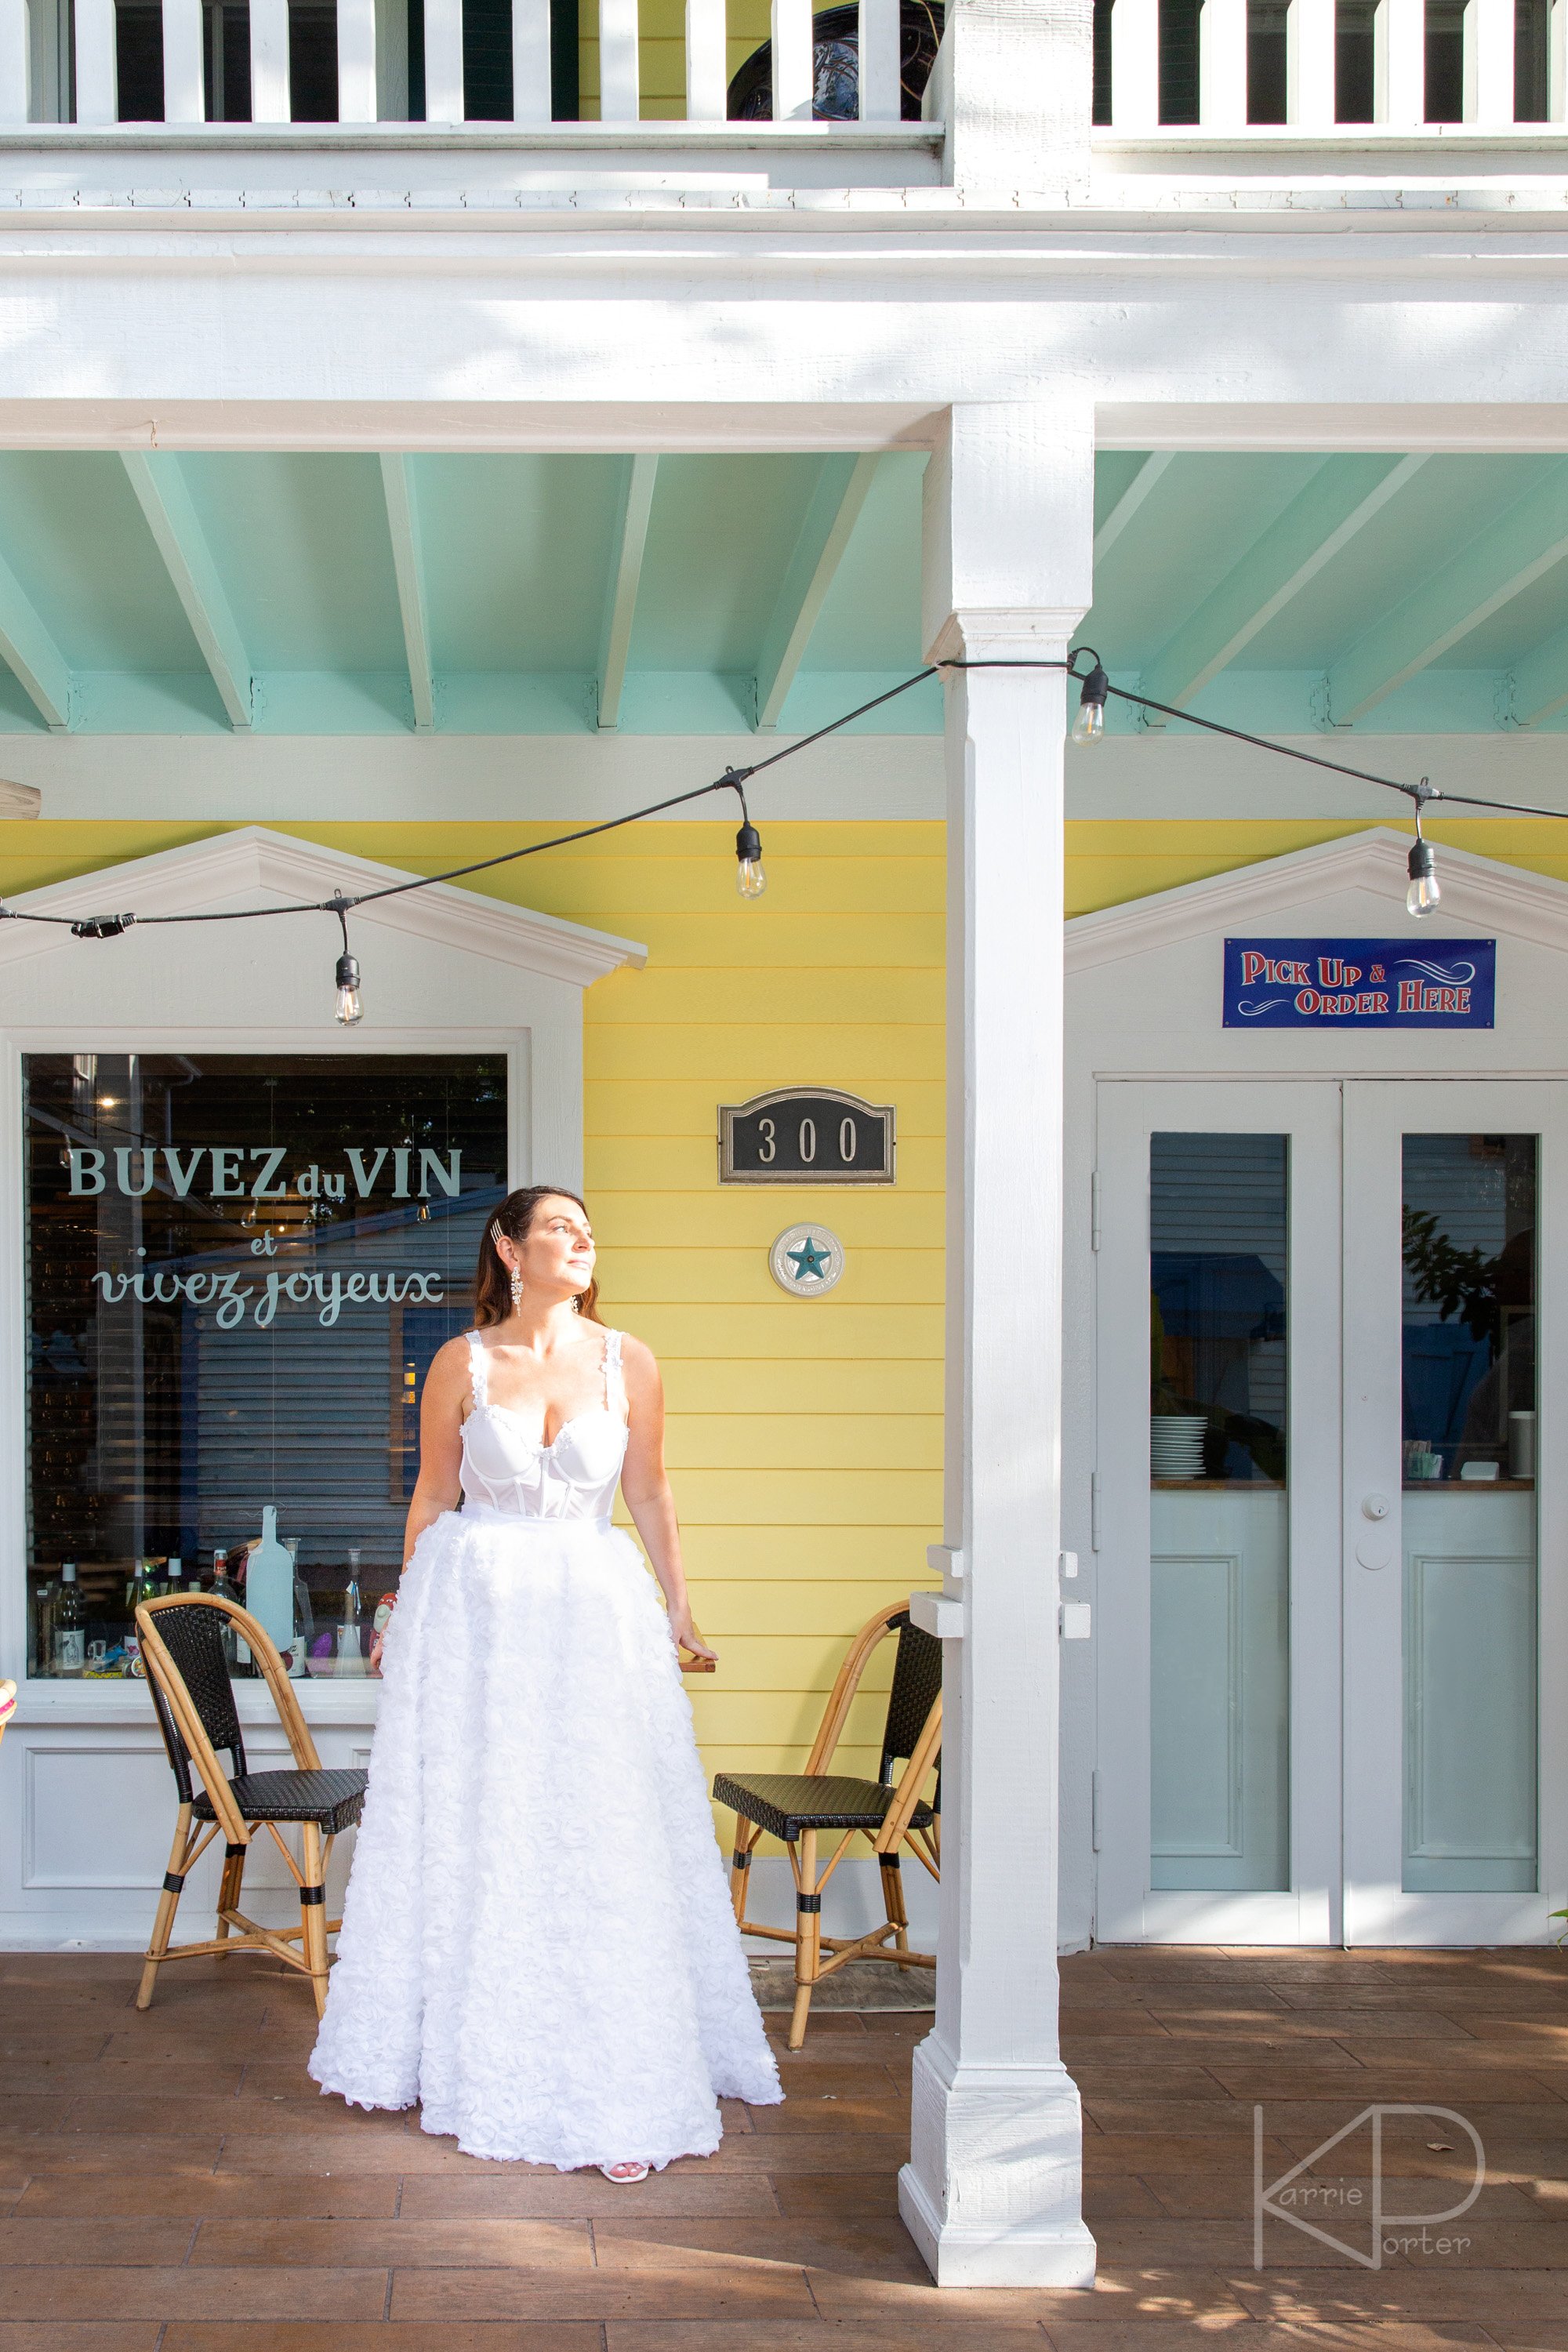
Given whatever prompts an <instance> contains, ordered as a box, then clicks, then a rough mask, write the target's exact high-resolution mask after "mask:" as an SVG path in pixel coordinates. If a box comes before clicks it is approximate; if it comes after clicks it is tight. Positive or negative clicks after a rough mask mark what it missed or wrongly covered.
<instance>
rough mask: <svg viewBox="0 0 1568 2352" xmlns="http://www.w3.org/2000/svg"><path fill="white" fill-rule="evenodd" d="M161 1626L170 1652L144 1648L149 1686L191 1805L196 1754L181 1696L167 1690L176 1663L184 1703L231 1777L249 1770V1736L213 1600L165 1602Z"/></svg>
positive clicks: (222, 1624) (178, 1777)
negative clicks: (179, 1716)
mask: <svg viewBox="0 0 1568 2352" xmlns="http://www.w3.org/2000/svg"><path fill="white" fill-rule="evenodd" d="M156 1626H157V1637H158V1640H159V1642H160V1643H162V1645H163V1649H164V1650H165V1651H166V1652H167V1660H165V1659H164V1658H163V1657H160V1656H159V1655H158V1654H157V1652H156V1650H154V1649H153V1647H152V1646H151V1645H150V1644H149V1645H146V1646H145V1647H144V1649H143V1663H144V1664H145V1665H146V1668H147V1685H148V1688H149V1689H150V1690H151V1692H152V1694H153V1706H154V1708H155V1709H156V1711H157V1716H158V1728H159V1730H160V1731H161V1732H162V1733H163V1745H164V1747H165V1748H167V1749H168V1751H169V1763H170V1766H171V1767H172V1769H173V1771H174V1781H175V1785H176V1786H177V1788H178V1789H179V1791H180V1802H181V1803H182V1804H183V1805H188V1804H189V1803H190V1801H191V1799H192V1796H193V1795H194V1793H195V1791H194V1790H193V1789H192V1786H191V1751H190V1748H189V1747H188V1746H187V1745H186V1743H185V1740H184V1737H183V1736H182V1734H181V1731H180V1727H179V1724H178V1722H177V1721H176V1719H175V1713H174V1709H175V1706H177V1705H178V1703H179V1701H178V1696H177V1695H176V1694H174V1692H173V1691H171V1690H170V1689H169V1688H167V1687H166V1684H167V1680H168V1669H169V1665H170V1664H173V1666H174V1672H175V1674H176V1675H177V1676H178V1678H179V1682H180V1685H181V1688H182V1691H183V1694H184V1700H185V1703H186V1705H187V1706H188V1707H189V1709H190V1711H191V1713H192V1714H193V1715H194V1716H195V1718H196V1721H197V1723H198V1724H199V1725H200V1727H201V1728H202V1730H203V1732H204V1733H205V1735H206V1740H207V1745H208V1746H209V1747H210V1748H212V1749H213V1750H214V1752H215V1754H216V1755H219V1756H222V1755H226V1756H227V1757H228V1759H229V1762H228V1775H229V1778H230V1779H231V1780H236V1779H237V1778H238V1777H239V1776H240V1775H241V1774H242V1773H243V1772H244V1770H245V1738H244V1735H243V1734H242V1732H241V1730H240V1727H239V1709H238V1707H237V1706H236V1705H235V1699H234V1685H233V1683H232V1681H231V1680H230V1678H229V1671H228V1660H227V1658H226V1656H225V1654H224V1646H223V1637H224V1631H225V1618H224V1614H223V1612H222V1611H221V1610H219V1609H215V1608H214V1607H213V1606H212V1604H211V1602H210V1601H199V1600H197V1599H196V1598H195V1595H193V1596H192V1597H191V1598H189V1599H188V1600H180V1601H174V1602H173V1603H172V1604H171V1603H170V1602H169V1601H165V1602H164V1603H163V1607H162V1608H160V1609H159V1610H158V1612H157V1617H156ZM204 1778H205V1775H204Z"/></svg>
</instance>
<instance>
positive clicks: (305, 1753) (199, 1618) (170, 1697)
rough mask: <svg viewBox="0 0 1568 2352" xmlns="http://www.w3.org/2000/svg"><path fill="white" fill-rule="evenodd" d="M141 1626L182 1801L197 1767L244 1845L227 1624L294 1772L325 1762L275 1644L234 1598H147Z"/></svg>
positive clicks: (241, 1750) (240, 1745)
mask: <svg viewBox="0 0 1568 2352" xmlns="http://www.w3.org/2000/svg"><path fill="white" fill-rule="evenodd" d="M136 1624H137V1630H138V1631H139V1633H141V1636H142V1660H143V1662H144V1664H145V1665H146V1668H147V1681H148V1686H149V1688H150V1689H151V1691H152V1693H153V1706H155V1707H156V1709H157V1711H158V1724H159V1727H160V1729H161V1730H162V1732H163V1744H164V1746H165V1747H166V1748H167V1749H168V1751H169V1761H170V1763H171V1765H172V1766H173V1767H174V1779H175V1781H176V1783H177V1784H178V1787H179V1791H180V1801H181V1802H182V1803H183V1804H189V1803H190V1801H191V1793H192V1792H191V1767H192V1765H193V1764H194V1765H195V1769H196V1771H197V1772H198V1773H199V1774H200V1776H201V1781H202V1786H203V1787H204V1788H205V1790H206V1792H207V1795H208V1796H209V1797H210V1798H211V1799H212V1801H213V1809H214V1811H215V1812H216V1815H217V1818H218V1820H219V1822H221V1824H222V1826H223V1829H224V1832H225V1835H226V1837H227V1838H228V1839H229V1840H230V1842H231V1843H234V1842H236V1841H243V1840H245V1839H246V1838H247V1837H248V1835H249V1832H248V1831H247V1828H246V1825H245V1822H244V1821H243V1820H242V1818H241V1816H240V1814H239V1812H238V1811H237V1806H236V1803H235V1800H234V1798H233V1796H232V1795H231V1794H230V1791H229V1786H228V1783H229V1780H231V1779H238V1778H240V1777H242V1776H243V1774H244V1772H245V1770H246V1762H245V1742H244V1739H243V1738H242V1736H241V1733H240V1728H239V1709H238V1708H237V1706H236V1705H235V1697H234V1685H233V1683H232V1682H231V1681H230V1680H229V1673H228V1661H227V1659H226V1657H225V1655H224V1649H223V1629H224V1627H225V1625H226V1624H229V1625H232V1626H233V1628H234V1631H235V1633H236V1635H237V1637H238V1639H239V1640H241V1641H242V1642H244V1643H246V1644H247V1647H248V1648H249V1651H250V1654H251V1657H252V1658H253V1659H254V1661H255V1663H256V1665H257V1667H258V1670H259V1673H260V1676H261V1679H262V1681H263V1682H264V1683H265V1684H266V1685H267V1687H268V1692H269V1694H270V1695H271V1698H272V1704H273V1706H275V1707H276V1708H277V1710H278V1719H279V1723H280V1725H281V1726H282V1728H283V1731H284V1734H285V1736H286V1737H287V1738H288V1741H289V1752H290V1754H291V1755H292V1757H293V1759H294V1765H295V1769H297V1770H299V1771H301V1772H317V1771H320V1769H321V1758H320V1756H319V1755H318V1754H317V1752H316V1743H315V1741H314V1739H312V1738H311V1737H310V1726H309V1725H308V1724H307V1723H306V1721H305V1718H304V1717H303V1716H302V1715H301V1714H300V1702H299V1700H298V1699H297V1698H296V1697H295V1696H294V1690H293V1685H291V1684H290V1682H289V1677H288V1675H287V1673H286V1672H285V1670H284V1665H283V1661H282V1659H281V1658H280V1657H279V1654H278V1650H277V1645H276V1643H274V1642H273V1640H272V1638H271V1636H270V1635H269V1634H268V1632H267V1630H266V1628H265V1626H263V1625H260V1624H258V1622H257V1620H256V1619H255V1618H254V1617H252V1616H251V1615H250V1614H249V1613H248V1612H247V1611H246V1610H244V1609H240V1608H237V1607H236V1605H235V1603H234V1602H233V1601H220V1600H219V1599H218V1597H217V1595H216V1593H212V1592H201V1593H190V1594H183V1595H181V1596H180V1597H178V1598H175V1597H174V1595H172V1594H169V1595H165V1596H164V1597H163V1599H162V1600H158V1601H142V1605H141V1607H140V1608H139V1609H138V1610H137V1612H136ZM225 1754H226V1755H228V1756H229V1757H230V1758H231V1759H233V1760H232V1762H231V1765H230V1767H229V1770H228V1771H227V1772H225V1769H224V1767H223V1765H222V1763H221V1762H220V1761H219V1759H220V1757H221V1756H223V1755H225Z"/></svg>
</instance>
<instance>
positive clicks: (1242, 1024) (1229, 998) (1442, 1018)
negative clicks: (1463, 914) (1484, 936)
mask: <svg viewBox="0 0 1568 2352" xmlns="http://www.w3.org/2000/svg"><path fill="white" fill-rule="evenodd" d="M1496 1000H1497V941H1496V940H1413V939H1404V940H1226V943H1225V1025H1226V1028H1227V1029H1332V1028H1338V1029H1490V1028H1491V1027H1492V1026H1493V1024H1494V1019H1495V1013H1496Z"/></svg>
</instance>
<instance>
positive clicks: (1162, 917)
mask: <svg viewBox="0 0 1568 2352" xmlns="http://www.w3.org/2000/svg"><path fill="white" fill-rule="evenodd" d="M1409 853H1410V835H1408V834H1407V833H1395V832H1394V831H1392V830H1391V829H1390V828H1389V827H1388V826H1386V825H1373V826H1369V827H1368V828H1367V829H1366V830H1365V831H1363V832H1361V833H1352V834H1347V835H1345V836H1344V837H1343V839H1342V840H1339V841H1325V842H1321V843H1320V844H1318V845H1316V846H1315V847H1313V848H1311V849H1294V850H1291V851H1290V852H1289V854H1288V855H1287V856H1283V857H1269V858H1265V859H1263V860H1262V861H1261V862H1260V863H1259V864H1258V865H1256V866H1237V868H1236V869H1235V870H1234V871H1233V872H1231V873H1228V874H1215V875H1212V876H1210V877H1207V878H1206V879H1205V880H1204V881H1202V882H1184V883H1182V884H1181V885H1180V886H1179V887H1177V888H1175V889H1174V890H1157V891H1155V892H1153V893H1152V895H1151V896H1150V897H1149V898H1132V899H1130V900H1129V901H1128V902H1127V904H1126V905H1125V906H1121V907H1107V908H1102V909H1101V910H1100V911H1098V912H1096V913H1094V914H1089V915H1078V916H1075V917H1074V918H1073V919H1072V920H1071V921H1070V922H1069V923H1068V926H1067V968H1068V971H1069V972H1079V971H1092V970H1094V968H1095V967H1096V966H1097V965H1100V964H1106V963H1115V962H1118V961H1121V959H1122V958H1124V957H1127V956H1135V955H1148V954H1149V953H1151V952H1152V950H1155V949H1158V948H1163V947H1172V946H1177V945H1180V944H1182V943H1183V942H1184V941H1186V940H1196V939H1206V938H1210V937H1212V936H1213V934H1214V933H1215V930H1216V929H1221V928H1228V927H1230V926H1232V925H1240V926H1245V927H1248V928H1250V927H1251V926H1252V925H1254V924H1257V923H1260V922H1267V921H1270V920H1273V919H1278V918H1280V917H1284V916H1289V914H1291V913H1292V912H1293V911H1294V910H1295V909H1296V908H1298V907H1300V906H1303V905H1306V904H1309V903H1310V901H1311V900H1313V899H1315V898H1328V897H1331V896H1332V895H1333V894H1334V893H1335V892H1338V891H1343V890H1354V889H1363V890H1367V891H1369V892H1372V893H1373V894H1374V895H1375V896H1376V897H1378V898H1385V899H1386V900H1387V902H1388V922H1389V924H1390V925H1393V924H1394V923H1404V922H1405V921H1407V920H1408V917H1407V916H1406V914H1405V883H1406V878H1407V870H1406V865H1405V861H1406V859H1407V857H1408V856H1409ZM1437 878H1438V881H1439V882H1440V883H1441V885H1442V890H1443V898H1442V904H1441V907H1440V908H1439V911H1438V914H1437V916H1436V922H1437V924H1438V925H1439V926H1440V927H1441V928H1442V929H1445V930H1449V929H1454V928H1455V927H1458V929H1460V930H1474V931H1476V932H1478V933H1484V934H1486V935H1488V936H1489V935H1490V934H1492V933H1494V932H1496V931H1499V930H1501V931H1504V932H1506V933H1507V934H1508V935H1509V936H1510V937H1511V938H1513V939H1523V940H1533V941H1534V942H1535V943H1536V944H1537V945H1538V946H1541V947H1547V948H1561V949H1564V950H1568V883H1563V882H1553V881H1552V880H1550V879H1549V878H1548V877H1546V876H1544V875H1542V874H1529V873H1526V872H1525V871H1524V869H1523V868H1522V867H1521V866H1508V865H1505V864H1503V863H1502V862H1501V861H1500V859H1498V858H1495V857H1478V856H1476V855H1475V853H1474V852H1473V851H1471V850H1465V849H1451V848H1450V847H1449V846H1448V845H1447V843H1446V842H1445V843H1440V844H1439V845H1438V846H1437Z"/></svg>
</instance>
